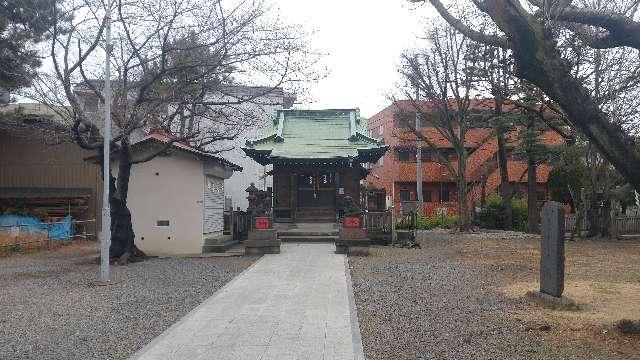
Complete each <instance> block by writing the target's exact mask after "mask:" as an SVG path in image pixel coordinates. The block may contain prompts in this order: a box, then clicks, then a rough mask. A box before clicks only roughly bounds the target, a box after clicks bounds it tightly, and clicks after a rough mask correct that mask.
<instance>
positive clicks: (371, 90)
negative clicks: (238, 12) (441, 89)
mask: <svg viewBox="0 0 640 360" xmlns="http://www.w3.org/2000/svg"><path fill="white" fill-rule="evenodd" d="M271 3H272V4H273V7H274V9H273V10H275V11H279V12H280V14H281V15H282V16H283V17H284V18H285V20H287V21H288V22H293V23H297V24H303V25H304V26H306V27H308V31H309V32H311V31H313V30H315V33H314V34H313V37H312V46H313V47H315V48H318V49H320V50H322V51H324V52H326V53H328V55H327V56H326V57H325V58H324V59H323V65H324V66H326V67H327V68H328V70H329V74H328V76H327V77H326V78H325V79H322V80H320V82H319V83H317V84H315V85H314V86H311V89H310V94H309V95H310V96H311V98H312V99H313V102H312V103H304V104H300V105H298V106H300V107H304V108H318V109H322V108H353V107H359V108H360V109H361V114H362V115H363V116H365V117H370V116H371V115H374V114H376V113H377V112H378V111H380V110H382V109H383V108H385V107H386V106H388V105H389V101H388V99H387V98H386V96H387V95H388V94H389V93H390V92H391V91H393V89H394V86H395V84H396V83H397V81H398V80H399V77H398V73H397V70H396V69H397V65H398V63H399V60H400V55H401V54H402V52H403V50H405V49H407V48H411V47H414V46H415V45H416V44H417V43H418V42H419V41H424V40H418V39H417V37H418V36H421V35H422V34H423V31H422V28H423V26H422V24H424V23H425V18H426V17H428V16H431V15H432V14H433V13H434V11H433V9H432V8H431V7H430V6H428V5H422V6H416V5H413V4H410V3H409V2H408V1H407V0H324V1H300V0H271Z"/></svg>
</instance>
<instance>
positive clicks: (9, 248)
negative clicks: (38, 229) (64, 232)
mask: <svg viewBox="0 0 640 360" xmlns="http://www.w3.org/2000/svg"><path fill="white" fill-rule="evenodd" d="M81 241H82V240H81ZM77 242H79V241H77ZM70 243H71V241H66V240H49V239H48V238H47V235H46V234H40V233H33V234H30V233H25V232H23V233H21V234H20V236H19V237H18V238H16V237H14V236H12V235H11V234H10V233H9V232H7V231H0V257H3V256H11V255H14V254H19V253H31V252H37V251H42V250H53V249H57V248H59V247H61V246H64V245H69V244H70Z"/></svg>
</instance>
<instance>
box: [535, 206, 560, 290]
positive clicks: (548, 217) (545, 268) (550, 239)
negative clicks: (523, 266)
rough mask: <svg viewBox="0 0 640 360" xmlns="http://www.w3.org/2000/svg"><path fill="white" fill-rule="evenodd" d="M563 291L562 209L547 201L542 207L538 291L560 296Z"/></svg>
mask: <svg viewBox="0 0 640 360" xmlns="http://www.w3.org/2000/svg"><path fill="white" fill-rule="evenodd" d="M563 291H564V209H563V208H562V204H560V203H558V202H555V201H549V202H547V203H546V204H545V205H544V207H543V208H542V244H541V246H540V292H542V293H545V294H548V295H551V296H554V297H561V296H562V292H563Z"/></svg>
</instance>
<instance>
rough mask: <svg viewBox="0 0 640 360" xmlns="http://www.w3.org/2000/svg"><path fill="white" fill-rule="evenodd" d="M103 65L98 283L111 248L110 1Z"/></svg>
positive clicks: (106, 278) (104, 273)
mask: <svg viewBox="0 0 640 360" xmlns="http://www.w3.org/2000/svg"><path fill="white" fill-rule="evenodd" d="M104 16H105V23H106V26H105V53H106V55H105V63H104V131H103V136H102V137H103V139H104V141H103V142H104V144H103V145H104V146H103V152H104V154H103V159H102V161H103V163H102V166H103V169H104V171H103V179H102V186H103V188H102V241H100V281H102V282H109V281H110V280H111V278H110V275H109V248H110V247H111V207H110V206H109V183H110V181H109V179H110V177H109V174H110V172H111V156H110V155H111V149H110V145H111V0H109V1H108V2H107V9H106V12H105V15H104Z"/></svg>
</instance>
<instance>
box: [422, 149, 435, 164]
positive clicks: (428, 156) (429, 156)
mask: <svg viewBox="0 0 640 360" xmlns="http://www.w3.org/2000/svg"><path fill="white" fill-rule="evenodd" d="M422 161H424V162H431V161H433V152H432V151H431V150H427V149H422Z"/></svg>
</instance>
